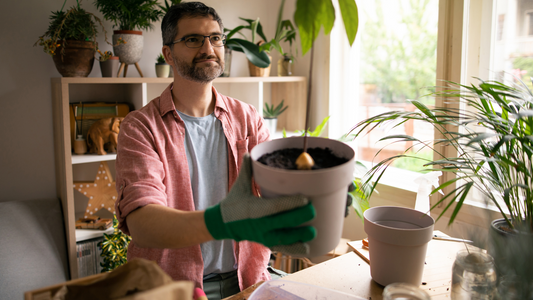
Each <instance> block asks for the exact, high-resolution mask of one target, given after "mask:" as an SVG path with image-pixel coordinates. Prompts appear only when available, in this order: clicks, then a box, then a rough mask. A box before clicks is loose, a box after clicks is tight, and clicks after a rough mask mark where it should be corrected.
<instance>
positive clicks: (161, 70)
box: [155, 63, 170, 78]
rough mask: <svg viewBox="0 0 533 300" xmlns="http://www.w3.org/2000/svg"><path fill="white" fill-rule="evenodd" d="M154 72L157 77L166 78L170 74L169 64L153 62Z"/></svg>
mask: <svg viewBox="0 0 533 300" xmlns="http://www.w3.org/2000/svg"><path fill="white" fill-rule="evenodd" d="M155 74H156V76H157V77H158V78H167V77H168V75H169V74H170V65H169V64H167V63H164V64H155Z"/></svg>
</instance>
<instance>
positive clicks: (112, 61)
mask: <svg viewBox="0 0 533 300" xmlns="http://www.w3.org/2000/svg"><path fill="white" fill-rule="evenodd" d="M100 70H101V71H102V77H118V56H111V57H110V58H108V59H107V60H106V61H101V62H100Z"/></svg>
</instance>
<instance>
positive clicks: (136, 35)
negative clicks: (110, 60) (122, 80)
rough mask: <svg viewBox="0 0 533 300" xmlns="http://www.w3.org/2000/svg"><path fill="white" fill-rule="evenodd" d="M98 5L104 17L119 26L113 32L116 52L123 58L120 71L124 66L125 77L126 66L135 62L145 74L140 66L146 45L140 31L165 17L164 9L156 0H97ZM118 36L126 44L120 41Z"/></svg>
mask: <svg viewBox="0 0 533 300" xmlns="http://www.w3.org/2000/svg"><path fill="white" fill-rule="evenodd" d="M95 4H96V7H97V8H98V9H99V10H100V12H101V13H102V14H103V15H104V18H105V19H106V20H108V21H111V22H113V27H118V28H119V30H115V31H113V45H114V46H113V52H114V53H115V54H116V55H117V56H118V57H119V59H120V62H121V65H120V71H122V69H123V68H124V77H126V72H127V65H131V64H134V65H135V67H136V68H137V71H138V72H139V74H140V75H141V77H143V74H142V71H141V69H140V67H139V65H138V62H139V60H141V57H142V52H143V47H144V40H143V36H142V31H140V30H147V29H152V28H153V25H152V22H156V21H158V20H159V18H160V17H161V16H162V14H163V12H161V11H160V10H158V9H157V0H96V1H95ZM119 39H122V40H124V41H125V43H119V42H118V41H119ZM120 71H119V72H120Z"/></svg>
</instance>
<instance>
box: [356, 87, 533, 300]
mask: <svg viewBox="0 0 533 300" xmlns="http://www.w3.org/2000/svg"><path fill="white" fill-rule="evenodd" d="M532 95H533V93H532V92H531V91H530V90H529V89H528V87H527V86H526V85H525V84H512V85H508V84H504V83H500V82H497V81H482V80H480V83H479V84H478V85H471V86H465V85H460V84H455V83H452V87H451V88H447V89H446V90H445V91H443V92H440V93H437V96H439V97H445V99H446V103H447V105H448V106H446V107H435V108H432V109H431V108H428V107H427V106H425V105H424V104H423V103H422V102H419V101H412V103H413V104H414V105H415V106H416V107H417V108H418V110H417V111H415V112H399V111H390V112H386V113H382V114H379V115H377V116H374V117H371V118H368V119H366V120H363V121H361V122H359V123H358V124H357V125H356V126H355V127H354V128H353V129H352V131H353V132H355V136H357V135H359V134H361V133H362V132H364V131H365V130H366V129H369V130H373V129H375V128H378V127H379V126H380V125H384V124H387V125H389V126H390V125H391V124H401V123H404V122H405V121H408V120H417V121H419V122H425V123H428V124H429V125H431V126H433V127H434V128H435V130H436V131H438V132H440V134H441V135H442V137H441V138H439V139H438V140H435V141H434V142H433V143H428V142H427V141H422V140H419V139H417V138H416V137H413V136H407V135H390V136H385V137H383V138H382V140H385V141H392V142H394V141H412V142H413V143H414V144H415V145H416V144H418V146H421V147H423V148H430V149H431V150H433V151H434V153H435V156H434V159H433V160H430V161H428V162H427V163H426V164H425V166H427V167H428V168H430V169H431V170H438V171H442V172H451V173H454V174H455V178H453V179H450V180H447V181H445V182H443V183H441V184H440V185H439V186H438V187H436V188H435V189H434V190H433V191H432V194H434V193H437V192H439V191H444V193H445V195H444V197H443V198H442V199H441V200H440V201H438V202H437V203H436V204H435V205H433V207H432V209H433V208H435V207H436V206H438V205H440V204H445V206H444V208H443V211H442V212H441V213H440V215H439V218H440V217H442V216H443V215H444V213H445V212H446V211H448V210H449V209H451V208H453V212H451V215H450V221H449V224H452V222H454V220H455V218H456V217H457V215H458V214H459V212H460V210H461V207H462V205H463V203H464V202H465V200H466V199H467V196H468V195H469V194H470V193H471V192H473V191H474V190H476V191H477V192H479V194H480V195H482V197H483V199H484V200H485V201H486V204H487V206H491V207H493V208H495V209H496V210H498V211H499V213H500V215H501V219H498V220H494V221H493V222H492V224H491V228H492V230H491V232H492V233H493V234H492V235H491V237H490V244H489V252H490V253H491V254H492V255H493V256H494V259H495V263H496V266H497V269H498V270H499V276H501V275H507V274H508V273H510V272H511V273H513V274H514V275H516V276H517V278H521V279H524V280H523V281H522V280H519V281H516V282H514V283H513V284H514V288H515V289H518V290H520V293H521V294H520V295H522V296H523V297H519V299H525V298H529V297H530V296H531V294H529V293H530V291H531V286H530V283H531V282H533V276H532V274H531V272H530V271H529V270H528V268H524V266H523V261H527V260H528V258H526V257H529V258H532V257H531V255H530V254H529V253H530V252H531V248H530V246H533V184H532V182H533V165H532V160H531V159H532V156H533V138H532V133H533V98H532ZM459 104H465V105H466V108H465V109H464V110H459V109H456V108H453V107H459ZM449 107H452V108H449ZM441 145H445V146H447V147H451V148H453V149H454V150H455V151H456V153H457V155H456V156H451V155H445V154H444V152H442V151H439V148H438V147H439V146H441ZM410 156H411V155H409V154H401V155H397V156H393V157H391V158H388V159H386V160H383V161H380V162H379V163H378V164H376V166H374V167H373V168H372V169H371V170H370V171H369V172H370V173H369V174H370V176H371V177H378V178H379V176H380V174H381V173H382V172H383V171H384V170H385V169H386V168H387V167H388V166H389V165H390V163H391V162H392V161H393V160H395V159H398V158H401V157H410ZM447 200H448V203H446V201H447ZM437 220H438V219H437ZM501 236H507V237H504V238H503V240H502V237H501ZM525 245H529V246H525ZM491 249H492V250H491ZM526 255H527V256H526ZM511 263H515V264H514V265H513V264H511ZM526 269H527V270H526ZM526 279H527V282H526ZM522 292H524V293H522Z"/></svg>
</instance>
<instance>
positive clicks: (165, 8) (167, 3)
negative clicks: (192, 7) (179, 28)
mask: <svg viewBox="0 0 533 300" xmlns="http://www.w3.org/2000/svg"><path fill="white" fill-rule="evenodd" d="M180 3H181V0H170V1H169V0H165V6H163V5H161V4H158V5H157V6H159V8H160V9H161V11H162V12H163V13H164V14H166V13H167V12H168V10H169V9H170V7H171V6H173V5H177V4H180Z"/></svg>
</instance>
